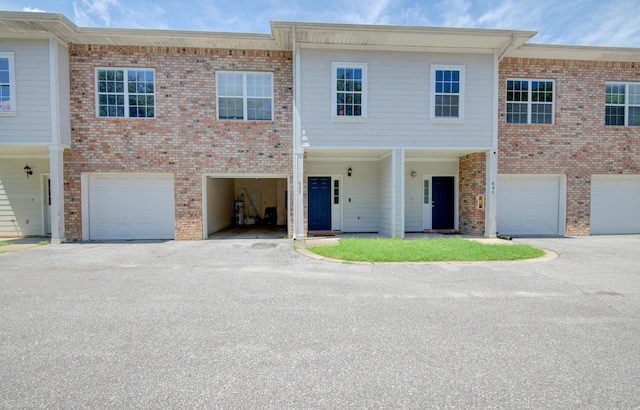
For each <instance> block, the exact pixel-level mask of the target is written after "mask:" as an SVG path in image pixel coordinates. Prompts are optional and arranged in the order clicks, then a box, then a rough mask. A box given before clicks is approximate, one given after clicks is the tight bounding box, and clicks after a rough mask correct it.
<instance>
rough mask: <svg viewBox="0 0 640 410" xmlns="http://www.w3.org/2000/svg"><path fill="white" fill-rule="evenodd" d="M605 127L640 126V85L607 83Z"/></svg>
mask: <svg viewBox="0 0 640 410" xmlns="http://www.w3.org/2000/svg"><path fill="white" fill-rule="evenodd" d="M606 90H607V91H606V104H605V125H621V126H630V127H636V126H640V83H618V82H610V83H607V88H606Z"/></svg>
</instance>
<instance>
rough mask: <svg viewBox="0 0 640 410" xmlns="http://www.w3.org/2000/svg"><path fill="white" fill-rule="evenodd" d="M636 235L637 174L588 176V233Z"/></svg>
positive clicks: (639, 227)
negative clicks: (589, 188)
mask: <svg viewBox="0 0 640 410" xmlns="http://www.w3.org/2000/svg"><path fill="white" fill-rule="evenodd" d="M636 233H640V175H592V176H591V234H592V235H597V234H636Z"/></svg>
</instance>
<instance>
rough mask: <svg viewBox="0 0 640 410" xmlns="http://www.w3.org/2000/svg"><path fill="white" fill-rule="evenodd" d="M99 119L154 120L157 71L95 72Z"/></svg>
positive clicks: (104, 70) (101, 69)
mask: <svg viewBox="0 0 640 410" xmlns="http://www.w3.org/2000/svg"><path fill="white" fill-rule="evenodd" d="M96 90H97V91H96V94H97V98H96V100H97V102H98V103H97V104H96V116H98V117H122V118H154V117H155V72H154V70H149V69H137V70H136V69H126V68H98V69H96Z"/></svg>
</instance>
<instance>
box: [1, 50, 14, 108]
mask: <svg viewBox="0 0 640 410" xmlns="http://www.w3.org/2000/svg"><path fill="white" fill-rule="evenodd" d="M15 112H16V80H15V68H14V61H13V53H12V52H0V115H14V114H15Z"/></svg>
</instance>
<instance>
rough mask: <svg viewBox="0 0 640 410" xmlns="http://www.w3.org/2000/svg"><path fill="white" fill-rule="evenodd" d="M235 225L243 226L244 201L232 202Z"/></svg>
mask: <svg viewBox="0 0 640 410" xmlns="http://www.w3.org/2000/svg"><path fill="white" fill-rule="evenodd" d="M234 212H235V217H236V220H235V221H236V225H244V201H235V202H234Z"/></svg>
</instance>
